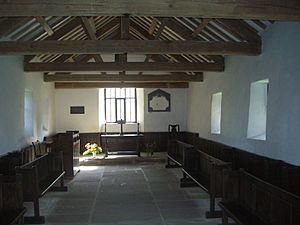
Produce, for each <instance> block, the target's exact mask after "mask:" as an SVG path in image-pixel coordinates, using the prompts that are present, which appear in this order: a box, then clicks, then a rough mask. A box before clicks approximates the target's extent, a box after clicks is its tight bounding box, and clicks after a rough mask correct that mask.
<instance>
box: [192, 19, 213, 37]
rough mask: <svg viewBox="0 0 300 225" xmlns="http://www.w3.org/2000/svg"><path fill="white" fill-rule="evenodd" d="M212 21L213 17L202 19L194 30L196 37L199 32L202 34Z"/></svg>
mask: <svg viewBox="0 0 300 225" xmlns="http://www.w3.org/2000/svg"><path fill="white" fill-rule="evenodd" d="M210 21H211V19H202V21H201V23H200V24H199V25H198V27H197V28H196V29H195V30H194V31H193V33H192V36H193V37H196V36H197V35H198V34H200V33H201V32H202V31H203V29H204V28H205V27H206V26H207V25H208V24H209V22H210Z"/></svg>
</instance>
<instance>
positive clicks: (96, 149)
mask: <svg viewBox="0 0 300 225" xmlns="http://www.w3.org/2000/svg"><path fill="white" fill-rule="evenodd" d="M84 147H85V149H86V150H85V151H84V152H83V154H82V155H89V154H93V158H96V155H97V153H100V152H102V148H101V147H100V146H98V145H97V144H96V143H93V144H91V143H87V144H86V145H85V146H84Z"/></svg>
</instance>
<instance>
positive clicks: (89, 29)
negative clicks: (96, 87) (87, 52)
mask: <svg viewBox="0 0 300 225" xmlns="http://www.w3.org/2000/svg"><path fill="white" fill-rule="evenodd" d="M81 21H82V27H83V29H84V30H85V33H86V35H87V36H88V38H89V39H91V40H94V41H96V40H98V38H97V36H96V34H95V33H96V32H97V30H96V27H93V26H92V25H91V22H90V21H91V20H89V18H87V17H86V16H83V17H81ZM93 57H94V59H95V62H98V63H100V62H103V59H102V57H101V55H100V54H95V55H93ZM102 74H103V75H105V74H106V73H105V72H102Z"/></svg>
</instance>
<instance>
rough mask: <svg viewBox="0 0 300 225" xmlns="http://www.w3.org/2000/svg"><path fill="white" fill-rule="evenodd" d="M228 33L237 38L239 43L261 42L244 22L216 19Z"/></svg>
mask: <svg viewBox="0 0 300 225" xmlns="http://www.w3.org/2000/svg"><path fill="white" fill-rule="evenodd" d="M217 21H218V22H219V23H220V24H222V25H223V27H224V28H225V29H227V31H228V32H230V33H232V34H234V35H235V36H237V37H238V38H239V39H240V40H241V41H244V40H246V41H248V42H257V43H260V42H261V37H260V36H259V35H258V34H257V33H256V31H254V30H253V29H252V28H251V27H250V26H249V25H248V24H247V23H246V22H244V21H242V20H230V19H218V20H217Z"/></svg>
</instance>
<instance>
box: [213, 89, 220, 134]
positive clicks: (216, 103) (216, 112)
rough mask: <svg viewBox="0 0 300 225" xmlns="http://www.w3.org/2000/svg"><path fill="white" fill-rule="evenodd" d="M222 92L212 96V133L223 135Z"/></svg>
mask: <svg viewBox="0 0 300 225" xmlns="http://www.w3.org/2000/svg"><path fill="white" fill-rule="evenodd" d="M221 110H222V92H218V93H215V94H213V95H212V100H211V133H212V134H221Z"/></svg>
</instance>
